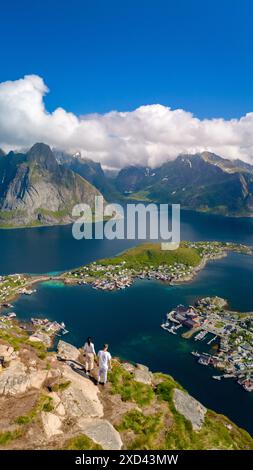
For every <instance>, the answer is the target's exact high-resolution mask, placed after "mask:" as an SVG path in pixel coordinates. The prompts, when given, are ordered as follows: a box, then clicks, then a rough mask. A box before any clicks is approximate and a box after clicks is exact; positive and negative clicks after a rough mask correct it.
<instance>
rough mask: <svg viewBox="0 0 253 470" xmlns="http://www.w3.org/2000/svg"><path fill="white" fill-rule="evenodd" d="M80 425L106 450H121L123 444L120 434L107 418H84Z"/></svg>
mask: <svg viewBox="0 0 253 470" xmlns="http://www.w3.org/2000/svg"><path fill="white" fill-rule="evenodd" d="M78 427H79V429H80V431H81V432H82V433H83V434H86V436H88V437H89V438H90V439H92V440H93V441H94V442H96V443H97V444H99V445H101V446H102V448H103V449H105V450H120V449H121V447H122V445H123V444H122V440H121V437H120V434H119V433H118V431H116V429H115V428H114V427H113V426H112V424H111V423H110V422H109V421H107V420H106V419H98V418H95V419H92V420H91V419H82V420H79V422H78Z"/></svg>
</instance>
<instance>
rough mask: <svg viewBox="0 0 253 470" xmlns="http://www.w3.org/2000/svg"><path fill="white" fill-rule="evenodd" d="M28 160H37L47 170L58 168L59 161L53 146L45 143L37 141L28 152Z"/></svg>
mask: <svg viewBox="0 0 253 470" xmlns="http://www.w3.org/2000/svg"><path fill="white" fill-rule="evenodd" d="M27 160H28V161H29V162H36V163H37V164H38V165H40V166H42V167H44V168H45V169H46V170H50V171H53V170H55V169H56V168H57V161H56V159H55V156H54V154H53V152H52V150H51V148H50V147H49V145H46V144H43V143H37V144H34V145H33V146H32V147H31V149H30V150H29V152H28V153H27Z"/></svg>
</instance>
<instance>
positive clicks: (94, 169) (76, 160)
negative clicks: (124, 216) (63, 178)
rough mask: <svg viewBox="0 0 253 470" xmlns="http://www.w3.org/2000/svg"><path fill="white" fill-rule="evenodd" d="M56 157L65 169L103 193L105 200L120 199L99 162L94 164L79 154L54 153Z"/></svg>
mask: <svg viewBox="0 0 253 470" xmlns="http://www.w3.org/2000/svg"><path fill="white" fill-rule="evenodd" d="M54 155H55V157H56V160H57V161H58V162H59V163H60V164H61V165H62V166H63V167H65V168H68V169H69V170H72V171H73V172H74V173H77V174H78V175H80V176H81V177H82V178H84V179H85V180H87V181H89V183H91V184H92V185H93V186H95V188H97V189H98V190H99V191H101V193H102V194H103V196H104V197H105V199H107V200H108V201H115V200H117V199H119V197H120V194H119V193H118V192H117V190H116V189H115V187H114V185H113V184H112V182H111V181H110V179H109V178H107V176H106V175H105V173H104V170H103V168H102V166H101V164H100V163H99V162H94V161H93V160H90V159H89V158H83V157H81V155H80V154H79V153H76V154H75V155H69V154H67V153H65V152H59V151H54Z"/></svg>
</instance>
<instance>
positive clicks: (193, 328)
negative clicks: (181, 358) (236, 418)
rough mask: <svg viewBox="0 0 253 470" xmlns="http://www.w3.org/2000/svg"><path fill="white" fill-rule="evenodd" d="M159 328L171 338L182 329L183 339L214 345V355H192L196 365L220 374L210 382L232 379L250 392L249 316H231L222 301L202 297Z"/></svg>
mask: <svg viewBox="0 0 253 470" xmlns="http://www.w3.org/2000/svg"><path fill="white" fill-rule="evenodd" d="M161 326H162V328H163V329H164V330H166V331H168V332H169V333H171V334H177V332H178V330H179V329H180V328H182V330H184V333H183V334H182V336H183V337H184V338H185V339H189V338H193V339H194V340H195V341H196V343H197V342H198V341H202V342H203V341H206V343H207V345H208V346H210V348H211V346H212V347H214V345H215V349H214V352H211V353H208V352H201V353H199V352H197V351H192V354H193V355H194V356H195V357H196V358H197V361H198V363H199V364H201V365H204V366H211V367H214V368H216V369H218V370H219V371H221V372H222V373H221V374H219V375H213V379H215V380H221V379H223V378H224V379H228V378H232V379H234V380H236V381H237V382H238V384H239V385H241V386H242V387H243V388H244V390H246V391H247V392H252V391H253V312H248V313H240V312H234V311H231V310H229V309H228V307H227V302H226V300H224V299H222V298H220V297H206V298H204V299H200V300H198V301H197V302H196V304H195V305H194V306H191V305H190V306H188V307H185V306H184V305H178V306H177V307H176V308H175V310H172V311H171V312H169V313H168V314H167V316H166V321H165V322H164V323H163V324H162V325H161Z"/></svg>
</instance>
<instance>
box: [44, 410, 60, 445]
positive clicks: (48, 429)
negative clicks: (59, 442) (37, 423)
mask: <svg viewBox="0 0 253 470" xmlns="http://www.w3.org/2000/svg"><path fill="white" fill-rule="evenodd" d="M41 419H42V424H43V428H44V432H45V434H46V436H47V438H48V439H50V438H51V437H53V436H56V435H59V434H62V430H61V426H62V421H61V418H60V417H59V416H57V415H55V414H54V413H51V412H45V411H42V413H41Z"/></svg>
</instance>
